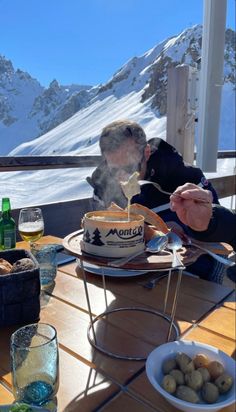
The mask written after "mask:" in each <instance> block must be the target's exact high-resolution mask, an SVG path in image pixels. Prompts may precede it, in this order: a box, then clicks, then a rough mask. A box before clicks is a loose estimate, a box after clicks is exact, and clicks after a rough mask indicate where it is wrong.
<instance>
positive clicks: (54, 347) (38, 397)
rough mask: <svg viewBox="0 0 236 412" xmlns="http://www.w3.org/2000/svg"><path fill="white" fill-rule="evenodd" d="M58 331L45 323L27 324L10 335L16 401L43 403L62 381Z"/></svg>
mask: <svg viewBox="0 0 236 412" xmlns="http://www.w3.org/2000/svg"><path fill="white" fill-rule="evenodd" d="M58 362H59V359H58V344H57V333H56V330H55V329H54V327H53V326H51V325H47V324H45V323H38V324H32V325H26V326H24V327H22V328H20V329H18V330H17V331H16V332H14V333H13V334H12V336H11V370H12V383H13V394H14V397H15V400H16V401H21V402H25V403H28V404H32V405H43V404H45V403H47V402H48V401H50V400H52V399H53V398H54V397H55V394H56V393H57V390H58V384H59V377H58V374H59V371H58Z"/></svg>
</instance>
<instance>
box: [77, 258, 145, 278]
mask: <svg viewBox="0 0 236 412" xmlns="http://www.w3.org/2000/svg"><path fill="white" fill-rule="evenodd" d="M78 265H80V261H79V260H78ZM83 265H84V270H86V271H87V272H90V273H93V274H95V275H100V276H101V275H105V276H113V277H128V276H139V275H144V274H145V273H147V271H146V270H130V269H129V270H127V269H117V268H112V267H109V268H107V267H101V266H97V265H93V264H92V263H88V262H84V264H83Z"/></svg>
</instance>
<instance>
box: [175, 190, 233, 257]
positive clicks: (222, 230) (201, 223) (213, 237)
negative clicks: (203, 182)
mask: <svg viewBox="0 0 236 412" xmlns="http://www.w3.org/2000/svg"><path fill="white" fill-rule="evenodd" d="M176 194H178V195H181V196H176ZM199 199H201V200H203V201H204V202H205V203H203V202H199ZM170 205H171V209H172V210H173V211H174V212H176V214H177V216H178V218H179V220H180V221H181V222H182V223H184V224H185V225H187V226H188V227H189V228H190V233H191V235H192V236H193V237H194V238H196V239H198V240H203V241H207V242H226V243H229V244H230V245H231V246H233V248H234V250H236V213H235V212H233V211H231V210H229V209H226V208H225V207H223V206H220V205H212V194H211V192H210V191H208V190H203V189H201V188H200V187H198V186H196V185H194V184H192V183H186V184H184V185H183V186H180V187H178V188H177V189H176V190H175V192H174V194H173V195H172V196H171V197H170Z"/></svg>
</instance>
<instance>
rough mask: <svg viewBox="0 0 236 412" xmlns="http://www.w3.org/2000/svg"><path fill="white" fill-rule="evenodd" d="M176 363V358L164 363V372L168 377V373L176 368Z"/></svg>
mask: <svg viewBox="0 0 236 412" xmlns="http://www.w3.org/2000/svg"><path fill="white" fill-rule="evenodd" d="M176 366H177V365H176V361H175V359H174V358H172V359H166V360H165V361H164V362H163V363H162V372H163V373H164V374H165V375H166V374H167V373H169V372H170V371H171V370H172V369H175V368H176Z"/></svg>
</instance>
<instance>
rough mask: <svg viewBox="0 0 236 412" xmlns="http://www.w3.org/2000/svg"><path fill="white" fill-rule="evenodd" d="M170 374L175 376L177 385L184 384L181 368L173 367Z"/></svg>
mask: <svg viewBox="0 0 236 412" xmlns="http://www.w3.org/2000/svg"><path fill="white" fill-rule="evenodd" d="M170 375H171V376H173V378H174V379H175V382H176V384H177V385H184V374H183V372H182V371H180V370H179V369H172V371H170Z"/></svg>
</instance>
